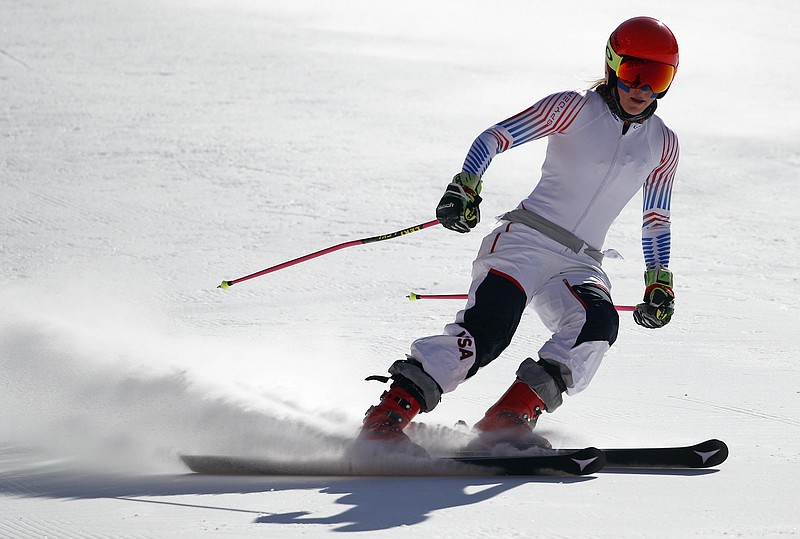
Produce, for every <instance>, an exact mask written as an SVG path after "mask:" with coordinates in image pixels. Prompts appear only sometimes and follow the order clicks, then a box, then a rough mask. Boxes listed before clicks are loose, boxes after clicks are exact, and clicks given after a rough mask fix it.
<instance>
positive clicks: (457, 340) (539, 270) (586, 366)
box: [411, 222, 618, 411]
mask: <svg viewBox="0 0 800 539" xmlns="http://www.w3.org/2000/svg"><path fill="white" fill-rule="evenodd" d="M492 283H496V284H492ZM506 283H508V284H506ZM610 289H611V284H610V282H609V279H608V276H607V275H606V274H605V272H604V271H603V269H602V268H601V265H600V263H599V262H598V261H596V260H595V259H593V258H592V257H590V256H589V255H588V254H586V253H583V252H580V253H575V252H574V251H572V250H571V249H569V248H567V247H564V246H562V245H561V244H559V243H558V242H556V241H554V240H552V239H551V238H549V237H547V236H545V235H543V234H542V233H540V232H538V231H536V230H534V229H532V228H530V227H528V226H526V225H524V224H521V223H509V222H501V225H500V226H499V227H497V228H496V229H495V230H494V231H493V232H492V233H491V234H489V235H488V236H487V237H486V238H485V239H484V240H483V243H482V244H481V247H480V250H479V251H478V255H477V258H476V259H475V261H474V263H473V268H472V284H471V286H470V291H469V299H468V300H467V304H466V306H465V307H464V309H463V310H461V311H460V312H459V313H458V314H457V315H456V320H455V322H454V323H452V324H448V325H447V326H446V327H445V328H444V334H443V335H436V336H431V337H425V338H421V339H417V340H416V341H414V342H413V343H412V345H411V356H412V357H414V358H415V359H417V360H418V361H419V362H420V363H421V364H422V366H423V368H424V369H425V372H427V373H428V374H429V375H430V376H431V377H432V378H433V379H434V380H436V382H437V383H438V384H439V386H440V387H441V388H442V391H443V392H444V393H448V392H451V391H453V390H455V389H456V387H457V386H458V385H459V384H461V383H462V382H464V381H465V380H466V379H467V378H469V377H470V376H472V375H474V374H475V373H476V372H477V370H478V368H480V367H483V366H484V365H485V364H488V362H489V361H492V360H493V359H494V358H495V357H497V355H499V354H500V352H502V349H504V348H505V347H506V346H507V345H508V343H509V342H510V338H511V336H512V335H513V333H514V331H516V327H517V323H518V322H519V317H521V315H522V310H524V309H525V308H526V307H527V306H528V305H530V306H531V307H532V308H533V309H534V310H535V311H536V313H537V314H538V315H539V317H540V318H541V320H542V322H543V323H544V325H545V327H547V329H548V330H549V331H550V332H552V336H551V337H550V339H549V340H548V341H547V342H545V343H544V345H543V346H542V347H541V348H540V349H539V351H538V355H539V357H540V358H542V359H543V360H545V361H546V362H547V363H549V364H553V365H555V366H556V367H557V368H558V371H560V374H561V378H562V380H563V382H564V385H565V386H566V392H567V394H575V393H578V392H580V391H582V390H584V389H585V388H586V387H587V386H588V385H589V382H590V381H591V380H592V377H594V375H595V373H596V372H597V370H598V368H599V366H600V362H601V360H602V358H603V354H605V352H606V351H607V350H608V349H609V347H610V346H611V344H613V342H614V340H615V339H616V335H617V327H618V317H617V313H616V311H615V310H614V308H613V303H612V302H611V297H610ZM504 298H507V299H505V301H504ZM514 298H517V299H514ZM514 303H518V306H517V307H515V306H514V305H513V304H514ZM515 308H517V309H518V310H519V312H518V313H516V314H507V311H509V310H512V311H513V310H514V309H515ZM473 313H478V314H479V315H480V316H479V317H477V318H476V322H475V323H474V324H472V325H470V318H471V317H473V316H472V314H473ZM504 317H507V318H508V321H507V322H503V319H504ZM473 318H475V317H473ZM497 320H500V322H499V323H497V324H495V322H496V321H497ZM495 326H497V327H495ZM487 327H488V328H490V329H489V330H488V331H485V329H486V328H487ZM467 328H470V329H471V331H470V330H468V329H467ZM503 332H505V333H506V335H505V336H501V335H499V333H503ZM478 333H481V336H480V337H478ZM484 333H485V335H484ZM473 334H475V335H473ZM496 334H497V335H496ZM476 338H477V341H478V342H476ZM481 341H483V342H486V343H488V342H490V341H491V343H492V344H484V345H483V346H481V344H482V343H481ZM481 348H483V350H481ZM527 361H528V362H530V361H531V360H527ZM521 371H523V367H521V368H520V371H518V374H519V372H521ZM558 404H560V394H559V395H558V402H557V403H556V406H557V405H558ZM550 411H552V410H550Z"/></svg>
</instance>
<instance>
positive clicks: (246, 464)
mask: <svg viewBox="0 0 800 539" xmlns="http://www.w3.org/2000/svg"><path fill="white" fill-rule="evenodd" d="M532 450H535V451H536V452H535V453H531V451H532ZM727 458H728V446H727V445H725V442H723V441H721V440H716V439H712V440H706V441H705V442H701V443H698V444H694V445H687V446H678V447H638V448H614V449H597V448H595V447H585V448H581V449H543V448H528V449H527V450H524V451H522V452H520V453H519V454H510V455H500V456H497V455H485V454H471V453H463V454H460V455H456V456H447V457H433V458H424V457H411V456H408V455H393V454H387V455H384V456H377V457H375V458H366V459H362V458H346V457H341V456H340V457H324V458H306V459H299V460H294V459H284V458H270V457H255V458H254V457H233V456H222V455H182V456H181V460H182V461H183V463H184V464H185V465H186V466H187V467H188V468H189V469H190V470H191V471H193V472H195V473H198V474H205V475H275V476H464V477H468V476H477V475H498V476H535V475H589V474H594V473H597V472H601V471H611V472H613V471H614V470H626V469H631V470H633V469H643V470H646V469H653V470H657V469H692V468H712V467H714V466H718V465H719V464H722V463H723V462H725V460H726V459H727Z"/></svg>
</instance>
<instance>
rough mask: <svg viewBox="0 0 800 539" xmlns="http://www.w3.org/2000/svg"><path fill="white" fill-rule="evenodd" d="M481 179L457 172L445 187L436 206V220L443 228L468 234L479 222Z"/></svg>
mask: <svg viewBox="0 0 800 539" xmlns="http://www.w3.org/2000/svg"><path fill="white" fill-rule="evenodd" d="M480 192H481V179H480V178H479V177H478V176H476V175H475V174H472V173H471V172H459V173H458V174H456V175H455V176H454V177H453V181H452V182H450V185H448V186H447V189H446V190H445V192H444V196H443V197H442V200H440V201H439V205H438V206H436V218H437V219H438V220H439V222H440V223H442V225H443V226H444V227H445V228H449V229H450V230H455V231H456V232H461V233H464V232H469V231H470V230H471V229H473V228H475V225H477V224H478V223H479V222H480V220H481V210H480V208H479V205H480V203H481V197H480Z"/></svg>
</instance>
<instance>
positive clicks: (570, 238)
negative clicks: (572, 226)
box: [500, 209, 603, 264]
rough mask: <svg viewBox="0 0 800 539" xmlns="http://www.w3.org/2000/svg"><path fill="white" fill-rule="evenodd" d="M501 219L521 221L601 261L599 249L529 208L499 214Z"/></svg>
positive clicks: (575, 250) (564, 244)
mask: <svg viewBox="0 0 800 539" xmlns="http://www.w3.org/2000/svg"><path fill="white" fill-rule="evenodd" d="M500 219H501V220H503V221H510V222H512V223H521V224H523V225H526V226H529V227H531V228H532V229H534V230H538V231H539V232H541V233H542V234H544V235H545V236H547V237H548V238H550V239H551V240H554V241H557V242H558V243H560V244H561V245H563V246H564V247H566V248H567V249H570V250H572V251H573V252H575V253H581V252H584V253H586V254H587V255H589V256H590V257H592V258H594V259H595V260H596V261H597V262H599V263H601V264H602V263H603V253H602V252H601V251H600V250H599V249H595V248H594V247H592V246H590V245H589V244H587V243H586V242H585V241H583V240H582V239H580V238H579V237H578V236H576V235H575V234H573V233H572V232H570V231H569V230H567V229H566V228H563V227H561V226H559V225H557V224H555V223H553V222H552V221H548V220H547V219H545V218H544V217H542V216H541V215H538V214H536V213H533V212H532V211H529V210H523V209H516V210H511V211H510V212H507V213H504V214H503V215H501V216H500Z"/></svg>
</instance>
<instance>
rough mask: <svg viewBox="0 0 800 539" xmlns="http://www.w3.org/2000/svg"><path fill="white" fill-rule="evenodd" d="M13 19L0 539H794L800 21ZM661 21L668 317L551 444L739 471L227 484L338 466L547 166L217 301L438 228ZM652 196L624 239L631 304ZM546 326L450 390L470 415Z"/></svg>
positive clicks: (124, 8) (534, 325)
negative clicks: (310, 465) (487, 139)
mask: <svg viewBox="0 0 800 539" xmlns="http://www.w3.org/2000/svg"><path fill="white" fill-rule="evenodd" d="M2 11H3V15H4V16H3V17H2V20H0V84H1V85H2V95H3V99H2V108H1V109H0V110H1V113H0V137H2V139H1V142H0V171H1V173H0V182H2V183H1V184H0V187H1V188H2V196H0V225H1V227H0V261H1V264H0V267H2V269H3V271H2V274H0V304H2V309H0V536H3V537H13V538H17V537H45V536H46V537H94V538H107V537H130V538H154V537H230V538H234V537H264V536H266V537H296V536H303V537H321V536H330V535H334V534H336V533H337V532H350V533H351V534H352V535H353V536H369V537H406V536H407V535H408V534H409V533H413V534H419V535H420V536H435V537H443V538H445V537H459V538H472V537H527V536H533V535H538V536H544V537H614V538H619V537H720V536H738V537H773V536H791V535H800V517H798V515H797V511H796V508H797V502H796V500H795V496H794V494H793V493H794V491H795V490H796V486H797V483H798V481H800V449H798V445H799V444H798V442H800V418H798V413H797V411H798V409H800V390H799V389H798V388H800V366H798V361H797V360H798V356H799V355H800V354H799V352H800V348H799V347H798V344H797V341H796V339H795V337H794V331H795V327H796V318H795V317H796V316H797V315H798V307H797V304H796V297H797V295H798V294H797V293H798V292H799V291H800V287H798V278H797V276H796V273H795V266H796V261H797V259H798V252H799V250H798V242H797V238H796V230H797V228H798V224H800V223H798V216H797V215H798V214H797V210H796V205H797V200H798V193H797V180H798V177H799V176H800V175H799V174H798V170H800V145H798V141H800V127H798V126H800V110H799V108H800V107H799V106H798V101H797V99H796V97H795V95H794V94H795V92H796V88H797V87H798V84H800V80H798V75H797V74H796V73H794V69H793V66H794V64H793V62H794V56H796V53H797V51H800V38H798V34H797V32H796V28H797V26H798V24H800V11H799V10H798V9H797V7H796V3H795V2H793V1H791V0H773V1H769V2H761V3H760V4H759V5H758V6H755V5H754V4H752V2H746V1H744V0H729V1H725V2H723V1H717V0H715V1H707V2H702V3H701V2H688V1H685V0H681V1H674V2H669V3H667V2H663V3H660V4H657V5H653V6H649V7H647V8H646V9H642V8H641V7H635V6H631V7H628V6H616V7H615V8H614V9H608V8H607V5H606V4H598V3H596V2H589V1H587V0H579V1H575V2H570V3H552V4H547V3H531V2H524V1H522V0H511V1H509V2H504V3H503V4H502V7H500V6H498V5H495V4H492V3H486V2H476V1H472V0H470V1H462V2H455V1H442V2H436V3H431V2H422V1H419V0H411V1H409V2H403V3H397V4H395V3H381V4H378V3H375V2H368V1H367V0H350V1H348V2H338V3H329V2H322V1H319V0H317V1H314V0H295V1H293V2H291V3H289V2H285V3H278V2H258V1H255V0H249V1H247V0H242V1H239V2H236V3H232V2H223V1H220V0H193V1H181V0H144V1H139V2H133V1H130V0H113V1H101V0H85V1H82V2H56V1H53V0H40V1H34V0H17V1H14V2H11V1H6V2H3V9H2ZM643 12H644V13H646V14H648V15H652V16H655V17H658V18H661V19H662V20H664V21H665V22H667V24H669V25H670V27H671V28H672V29H673V31H674V32H675V33H676V35H677V36H678V39H679V42H680V44H681V65H680V69H679V72H678V76H677V80H676V82H675V85H674V87H673V88H672V89H670V92H669V95H668V96H667V97H666V98H665V99H664V100H663V101H662V102H661V103H660V105H659V114H660V115H661V116H662V117H663V118H664V119H665V120H666V122H667V123H668V124H669V125H670V126H671V127H672V128H673V129H675V130H676V131H677V132H678V134H679V136H680V138H681V146H682V161H681V165H680V168H679V173H678V179H677V183H676V186H675V193H674V204H673V222H674V228H673V235H674V244H673V257H672V264H671V267H672V269H673V271H674V272H675V275H676V286H677V297H678V311H677V313H676V315H675V318H674V320H673V322H672V323H671V324H670V325H669V326H668V327H667V328H664V329H662V330H659V331H648V330H645V329H642V328H639V327H638V326H636V325H635V324H633V322H632V320H630V319H629V318H628V317H627V316H624V317H623V321H622V327H621V329H620V337H619V340H618V342H617V344H616V345H615V346H614V347H613V348H612V351H611V352H610V353H609V355H608V356H607V358H606V361H605V362H604V365H603V366H602V368H601V370H600V373H599V374H598V376H597V377H596V379H595V381H594V382H593V383H592V385H591V386H590V388H589V389H588V390H587V391H585V392H584V393H582V394H580V395H577V396H573V397H569V398H567V399H566V402H565V404H564V406H563V407H562V408H561V409H559V410H558V412H557V413H555V414H553V415H547V416H545V417H544V418H543V419H542V421H540V426H541V433H542V434H544V435H546V436H548V437H549V438H550V440H551V442H552V443H553V444H554V445H557V446H570V445H597V446H636V445H648V444H684V443H693V442H698V441H701V440H704V439H707V438H712V437H718V438H721V439H723V440H725V441H726V442H727V443H728V445H729V447H730V452H731V456H730V458H729V460H728V461H727V462H726V463H724V464H723V465H721V466H720V467H719V470H718V471H711V472H703V473H687V474H683V473H668V474H601V475H597V476H594V477H589V478H575V479H570V478H555V479H554V478H516V479H505V478H486V477H483V478H481V477H477V478H380V477H378V478H338V479H337V478H295V477H279V478H230V477H222V478H207V477H198V476H193V475H191V474H188V473H187V472H186V470H185V469H184V468H183V467H182V466H181V465H180V463H179V462H178V461H177V455H178V454H179V453H182V452H207V453H223V452H227V453H236V454H259V453H264V452H267V451H280V452H297V453H301V452H306V451H316V450H320V448H323V447H325V448H329V447H331V446H332V445H335V444H336V443H338V441H339V440H341V439H343V438H346V437H347V436H350V435H352V434H353V433H354V432H355V431H356V429H357V428H358V424H359V420H360V417H361V416H362V415H363V413H364V411H365V410H366V408H367V407H368V406H369V405H370V404H373V403H374V402H375V401H376V399H377V397H378V395H379V394H380V392H381V391H382V388H381V386H380V385H379V384H376V383H374V382H364V381H363V379H364V378H365V377H366V376H369V375H371V374H381V373H385V371H386V368H387V367H388V365H389V364H390V363H391V362H392V361H394V360H395V359H398V358H401V357H403V355H404V354H405V353H406V351H407V349H408V345H409V344H410V342H411V340H413V339H414V338H416V337H421V336H424V335H429V334H435V333H438V332H439V331H440V330H441V328H442V327H443V326H444V325H445V324H446V323H447V322H449V321H450V320H451V319H452V316H453V314H454V313H455V311H456V310H457V309H458V308H459V305H460V303H459V302H458V301H433V300H431V301H420V302H416V303H411V302H409V301H408V300H406V299H405V296H406V295H407V294H408V293H409V292H411V291H415V292H419V293H461V292H465V291H466V288H467V286H468V283H469V270H470V263H471V261H472V257H473V255H474V253H475V251H476V248H477V245H478V243H479V242H480V240H481V238H482V236H483V235H484V234H485V233H487V232H488V231H489V230H491V228H492V226H493V224H494V223H493V220H492V219H491V216H493V215H498V214H500V213H501V212H503V211H505V210H507V209H509V208H511V207H513V206H514V205H515V204H516V203H517V202H518V200H519V199H521V198H522V197H523V196H525V195H526V194H527V193H528V192H529V191H530V189H531V187H532V185H533V181H534V180H535V178H536V175H537V173H538V169H539V166H540V163H541V159H542V156H543V152H544V147H545V143H544V142H538V143H531V144H528V145H526V146H524V147H523V148H520V149H517V150H514V151H512V152H509V153H507V154H504V155H503V156H501V157H499V158H498V159H497V160H495V162H494V163H493V165H492V167H491V168H490V171H489V173H488V174H487V177H486V185H485V190H484V199H485V202H484V204H483V205H482V210H483V215H484V221H483V222H482V223H481V224H480V225H479V228H478V230H476V231H474V232H473V233H471V234H469V235H466V236H463V235H457V234H454V233H452V232H449V231H446V230H444V229H442V228H441V227H434V228H431V229H427V230H424V231H420V232H416V233H414V234H410V235H407V236H404V237H401V238H397V239H393V240H391V241H386V242H380V243H375V244H370V245H365V246H358V247H353V248H351V249H347V250H344V251H341V252H338V253H334V254H331V255H328V256H325V257H322V258H319V259H316V260H313V261H309V262H306V263H303V264H301V265H297V266H294V267H292V268H288V269H285V270H282V271H279V272H276V273H273V274H271V275H267V276H264V277H260V278H258V279H254V280H252V281H248V282H245V283H241V284H238V285H236V286H234V287H232V288H230V289H229V290H222V289H218V288H216V286H217V284H219V282H220V281H221V280H222V279H233V278H236V277H239V276H242V275H246V274H248V273H251V272H254V271H257V270H260V269H262V268H265V267H268V266H271V265H274V264H277V263H280V262H283V261H286V260H289V259H292V258H295V257H297V256H301V255H304V254H307V253H310V252H313V251H316V250H319V249H323V248H325V247H329V246H331V245H335V244H338V243H341V242H344V241H349V240H354V239H359V238H364V237H370V236H374V235H378V234H382V233H387V232H392V231H395V230H399V229H402V228H405V227H407V226H411V225H414V224H418V223H423V222H426V221H428V220H430V219H432V217H433V216H432V212H433V207H434V205H435V203H436V202H437V201H438V199H439V197H440V196H441V192H442V190H443V188H444V186H445V185H446V183H447V181H448V179H449V178H450V177H451V176H452V174H453V173H454V172H455V171H456V170H458V169H459V167H460V165H461V162H462V160H463V157H464V155H465V153H466V150H467V148H468V146H469V144H470V143H471V141H472V139H473V138H474V137H475V136H476V135H477V134H478V133H479V132H480V131H481V130H482V129H483V128H485V127H487V126H489V125H491V124H492V123H493V122H495V121H497V120H500V119H502V118H505V117H507V116H509V115H511V114H514V113H516V112H518V111H519V110H522V109H523V108H524V107H526V106H528V105H529V104H531V103H532V102H533V101H534V100H536V99H538V98H540V97H542V96H544V95H547V94H548V93H552V92H555V91H559V90H563V89H568V88H579V87H585V86H587V85H588V82H589V81H591V80H593V79H594V78H596V77H597V76H598V75H600V74H601V72H602V71H601V70H602V49H603V46H604V45H605V40H606V39H607V36H608V34H609V32H610V31H611V30H612V29H613V28H614V27H615V26H616V24H618V23H619V22H621V21H622V20H624V19H625V18H628V17H631V16H635V15H640V14H643ZM639 208H640V202H639V200H638V197H637V198H635V199H634V200H633V201H632V202H631V204H630V205H629V206H628V207H627V208H626V210H625V211H624V212H623V214H622V216H621V217H620V219H619V220H618V221H617V223H616V224H615V225H614V227H613V228H612V230H611V233H610V234H609V237H608V240H607V242H606V247H613V248H615V249H617V250H619V251H621V252H622V253H623V255H624V256H625V260H622V261H618V260H609V261H608V262H607V263H606V268H607V270H608V272H609V274H610V275H611V277H612V280H613V282H614V284H615V289H614V296H615V300H616V301H617V302H618V303H622V304H631V303H635V302H636V301H637V300H638V299H639V297H640V295H641V271H642V255H641V252H640V247H639V236H638V228H639V219H640V215H639V213H640V210H639ZM546 337H547V335H546V333H545V330H544V328H543V327H542V326H541V324H540V323H539V322H538V320H537V319H536V317H535V315H533V314H532V313H529V314H526V316H525V317H524V318H523V321H522V324H521V326H520V330H519V333H518V335H517V338H516V340H515V342H514V343H513V344H512V346H511V347H509V349H508V350H507V351H506V352H505V353H504V355H503V356H502V357H501V358H500V359H498V360H497V361H496V362H495V363H493V364H492V365H491V366H489V367H487V368H486V369H484V370H483V371H482V372H481V373H480V375H479V376H476V377H475V378H474V379H472V380H471V381H470V382H468V383H467V384H465V385H463V386H462V387H461V388H459V390H458V391H456V392H455V393H452V394H448V395H446V396H445V399H444V400H443V402H442V404H441V405H440V406H439V407H438V408H437V409H436V410H435V411H434V412H433V413H432V414H430V415H428V416H423V417H422V419H423V420H425V421H426V422H429V423H433V424H441V425H452V424H453V423H454V422H455V421H456V420H458V419H465V420H467V421H475V420H476V419H477V418H479V417H480V416H481V414H482V412H483V410H484V409H485V408H486V407H488V406H489V405H490V404H491V403H492V402H494V400H495V399H496V398H497V397H498V395H499V394H500V393H502V391H504V390H505V388H506V387H507V385H508V384H509V383H510V381H511V379H512V377H513V372H514V370H515V369H516V366H517V364H518V363H519V361H520V360H522V359H524V358H525V357H527V356H529V355H532V354H535V352H536V350H537V349H538V347H539V346H540V344H541V342H542V340H543V339H545V338H546Z"/></svg>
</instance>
